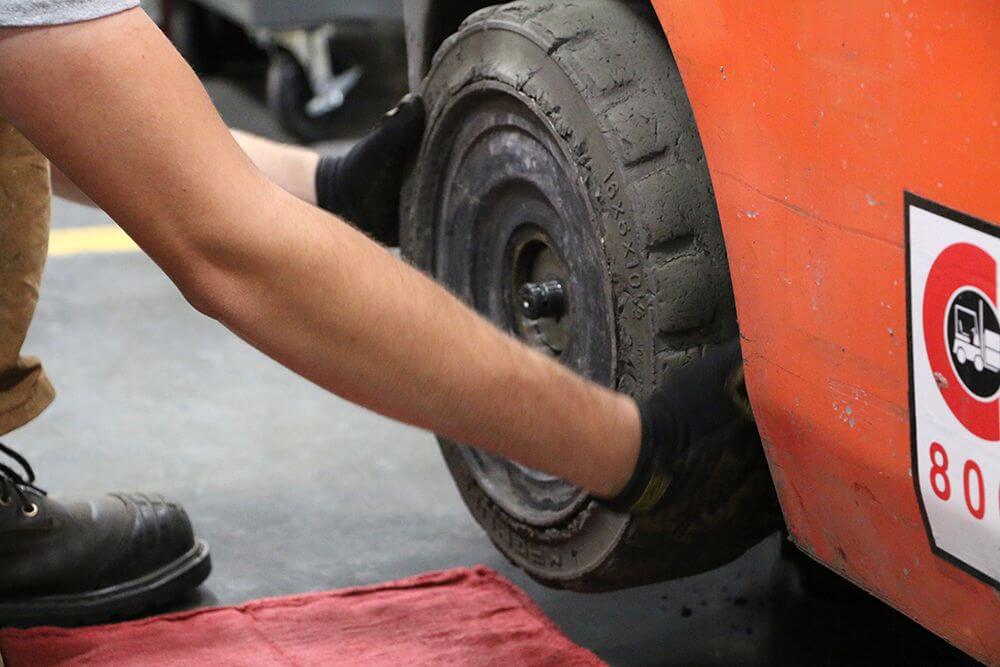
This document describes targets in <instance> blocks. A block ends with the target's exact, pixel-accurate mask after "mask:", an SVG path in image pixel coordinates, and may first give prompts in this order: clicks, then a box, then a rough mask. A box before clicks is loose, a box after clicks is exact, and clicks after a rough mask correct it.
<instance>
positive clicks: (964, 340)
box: [948, 287, 1000, 399]
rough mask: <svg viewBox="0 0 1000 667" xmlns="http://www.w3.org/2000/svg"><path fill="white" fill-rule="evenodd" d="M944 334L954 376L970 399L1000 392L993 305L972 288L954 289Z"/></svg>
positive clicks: (999, 337) (999, 332)
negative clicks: (957, 378)
mask: <svg viewBox="0 0 1000 667" xmlns="http://www.w3.org/2000/svg"><path fill="white" fill-rule="evenodd" d="M949 314H950V317H949V318H948V319H949V320H950V322H951V330H950V331H949V332H948V339H949V340H948V342H949V349H950V350H951V360H952V363H953V364H954V366H955V371H956V374H957V375H958V377H959V379H960V380H961V381H962V384H963V385H965V388H966V389H967V390H968V391H969V392H970V393H971V394H973V395H974V396H976V397H978V398H981V399H987V398H990V397H991V396H993V394H995V393H996V391H997V389H1000V377H996V378H994V377H990V376H989V375H986V376H984V374H987V373H988V374H992V375H998V374H1000V322H998V321H997V315H996V312H994V309H993V305H992V304H991V303H990V302H989V301H988V300H987V299H986V297H985V296H983V295H982V294H981V293H980V292H979V291H978V290H976V289H974V288H969V287H965V288H962V289H960V290H958V291H957V292H956V293H955V295H954V296H953V297H952V299H951V305H950V307H949Z"/></svg>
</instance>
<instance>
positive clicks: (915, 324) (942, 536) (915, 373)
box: [905, 194, 1000, 587]
mask: <svg viewBox="0 0 1000 667" xmlns="http://www.w3.org/2000/svg"><path fill="white" fill-rule="evenodd" d="M905 208H906V261H907V267H906V268H907V291H908V294H907V307H908V309H907V313H908V317H907V319H908V327H909V336H910V419H911V424H912V436H911V442H912V451H911V457H912V465H913V478H914V482H915V487H916V491H917V496H918V499H919V501H920V507H921V510H922V512H923V515H924V520H925V524H926V526H927V533H928V538H929V539H930V542H931V547H932V548H933V550H934V552H935V553H937V554H938V555H939V556H941V557H942V558H945V559H947V560H949V561H951V562H952V563H953V564H955V565H957V566H959V567H961V568H962V569H964V570H966V571H967V572H969V573H970V574H973V575H975V576H977V577H979V578H981V579H983V580H985V581H988V582H990V583H992V584H993V585H994V586H998V587H1000V319H998V314H997V294H998V291H1000V288H998V282H1000V277H998V273H997V259H996V258H997V257H1000V236H998V233H1000V229H998V228H997V227H996V226H994V225H992V224H990V223H987V222H985V221H983V220H978V219H976V218H973V217H970V216H967V215H964V214H962V213H958V212H957V211H952V210H950V209H947V208H945V207H943V206H941V205H939V204H935V203H934V202H930V201H927V200H924V199H921V198H919V197H916V196H913V195H910V194H907V195H906V198H905Z"/></svg>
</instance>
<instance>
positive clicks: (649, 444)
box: [607, 340, 756, 514]
mask: <svg viewBox="0 0 1000 667" xmlns="http://www.w3.org/2000/svg"><path fill="white" fill-rule="evenodd" d="M639 414H640V417H641V420H642V443H641V445H640V449H639V458H638V461H637V462H636V467H635V471H634V472H633V473H632V478H631V479H630V480H629V482H628V484H626V485H625V488H624V489H623V490H622V491H621V492H620V493H619V494H618V495H617V496H615V497H614V498H612V499H610V500H608V501H607V502H608V504H609V505H610V506H611V507H612V508H613V509H615V510H618V511H620V512H632V513H636V514H644V513H649V512H653V511H655V510H656V509H657V507H658V506H659V505H660V504H661V501H663V499H664V498H665V497H666V496H667V495H668V492H669V490H670V488H671V484H672V483H673V482H674V480H682V479H684V478H685V476H686V475H687V473H688V471H692V470H695V469H696V468H697V466H698V465H699V463H700V462H701V461H703V460H706V458H710V457H713V456H716V455H718V454H719V452H720V451H721V449H722V448H723V447H725V445H726V444H727V443H728V442H729V440H730V439H731V438H734V437H753V438H756V426H755V425H754V423H753V415H752V413H751V412H750V402H749V400H748V398H747V394H746V384H745V382H744V380H743V357H742V355H741V353H740V344H739V341H738V340H733V341H730V342H728V343H725V344H724V345H722V346H720V347H718V348H716V349H714V350H712V351H710V352H709V353H708V354H706V355H705V356H704V357H702V358H701V359H699V360H697V361H695V362H693V363H691V364H689V365H688V366H685V367H684V368H681V369H678V370H676V371H674V372H672V373H671V374H670V375H669V376H668V377H667V379H666V381H665V382H664V383H663V384H662V385H661V386H660V387H658V388H657V389H656V390H655V391H654V392H653V394H652V395H651V396H650V397H649V398H648V399H646V400H645V401H643V402H641V403H640V404H639Z"/></svg>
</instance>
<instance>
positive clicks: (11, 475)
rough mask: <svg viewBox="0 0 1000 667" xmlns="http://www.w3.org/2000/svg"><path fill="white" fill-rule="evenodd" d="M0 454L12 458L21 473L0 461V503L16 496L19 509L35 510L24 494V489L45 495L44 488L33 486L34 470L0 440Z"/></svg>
mask: <svg viewBox="0 0 1000 667" xmlns="http://www.w3.org/2000/svg"><path fill="white" fill-rule="evenodd" d="M0 454H3V455H4V456H6V457H7V458H9V459H11V460H13V461H14V463H16V464H17V466H18V467H19V468H20V469H21V473H18V472H17V471H15V470H14V469H13V468H11V467H10V466H9V465H6V464H4V463H2V462H0V505H9V504H10V501H11V500H13V498H14V497H15V496H16V497H17V499H18V501H19V502H20V503H21V511H23V512H24V513H25V514H31V513H32V512H35V511H37V509H36V507H37V506H36V505H35V504H34V503H33V502H31V501H30V500H28V497H27V496H26V495H25V490H26V489H31V490H32V491H34V492H36V493H39V494H41V495H43V496H44V495H46V494H45V491H44V490H42V489H40V488H38V487H37V486H35V471H34V470H32V469H31V465H30V464H29V463H28V461H27V459H25V458H24V457H23V456H21V455H20V454H18V453H17V452H15V451H14V450H13V449H11V448H10V447H8V446H7V445H5V444H3V443H2V442H0Z"/></svg>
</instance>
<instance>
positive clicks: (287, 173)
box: [52, 129, 320, 206]
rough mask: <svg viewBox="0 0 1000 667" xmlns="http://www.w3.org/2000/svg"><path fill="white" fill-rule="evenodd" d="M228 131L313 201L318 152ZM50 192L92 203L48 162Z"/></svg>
mask: <svg viewBox="0 0 1000 667" xmlns="http://www.w3.org/2000/svg"><path fill="white" fill-rule="evenodd" d="M230 131H231V132H232V134H233V138H234V139H236V142H237V143H238V144H239V145H240V148H242V149H243V152H244V153H246V154H247V157H249V158H250V161H251V162H253V163H254V165H256V167H257V168H258V169H259V170H260V171H261V172H263V173H264V174H265V175H266V176H267V177H268V178H269V179H271V180H272V181H274V183H275V184H276V185H278V186H279V187H281V188H282V189H284V190H285V191H287V192H289V193H290V194H292V195H295V196H296V197H298V198H299V199H301V200H302V201H304V202H308V203H310V204H315V203H316V167H317V165H318V164H319V161H320V154H319V153H317V152H316V151H314V150H310V149H308V148H304V147H302V146H293V145H291V144H283V143H280V142H277V141H271V140H270V139H265V138H264V137H258V136H257V135H254V134H250V133H249V132H244V131H242V130H235V129H234V130H230ZM52 192H53V194H55V195H56V196H57V197H62V198H63V199H66V200H69V201H71V202H75V203H77V204H85V205H88V206H94V202H92V201H91V200H90V197H88V196H87V195H85V194H84V193H83V191H82V190H80V188H78V187H77V185H76V183H74V182H73V181H71V180H70V179H69V177H67V176H66V174H64V173H63V172H62V170H61V169H59V167H57V166H55V165H53V166H52Z"/></svg>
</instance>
